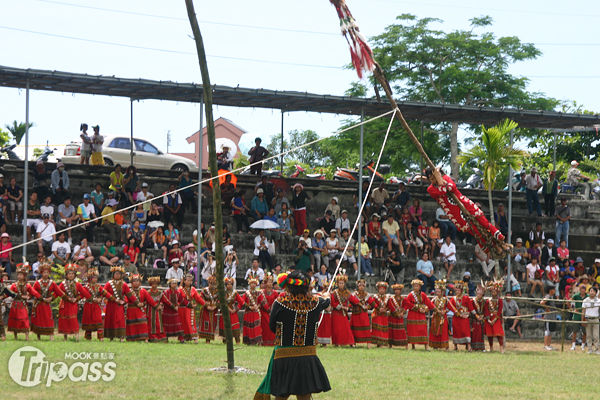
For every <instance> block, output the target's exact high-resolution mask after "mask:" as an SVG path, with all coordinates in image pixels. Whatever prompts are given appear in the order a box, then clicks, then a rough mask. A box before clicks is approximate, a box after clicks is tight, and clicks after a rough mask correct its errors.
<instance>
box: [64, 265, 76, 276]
mask: <svg viewBox="0 0 600 400" xmlns="http://www.w3.org/2000/svg"><path fill="white" fill-rule="evenodd" d="M78 267H79V266H78V265H77V264H67V265H65V274H66V273H67V272H75V273H76V272H77V268H78Z"/></svg>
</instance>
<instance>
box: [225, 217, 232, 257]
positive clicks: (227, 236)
mask: <svg viewBox="0 0 600 400" xmlns="http://www.w3.org/2000/svg"><path fill="white" fill-rule="evenodd" d="M231 250H233V245H232V244H231V235H230V234H229V228H227V225H226V224H223V253H224V255H225V254H227V253H229V252H230V251H231Z"/></svg>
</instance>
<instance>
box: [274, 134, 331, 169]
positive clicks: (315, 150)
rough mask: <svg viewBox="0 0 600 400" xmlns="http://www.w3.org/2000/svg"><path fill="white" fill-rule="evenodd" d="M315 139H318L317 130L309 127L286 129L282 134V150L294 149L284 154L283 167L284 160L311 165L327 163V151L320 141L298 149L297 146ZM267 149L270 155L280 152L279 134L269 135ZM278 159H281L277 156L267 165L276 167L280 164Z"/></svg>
mask: <svg viewBox="0 0 600 400" xmlns="http://www.w3.org/2000/svg"><path fill="white" fill-rule="evenodd" d="M317 139H319V135H318V134H317V132H315V131H312V130H310V129H308V130H297V129H294V130H292V131H288V132H287V133H286V134H285V135H284V136H283V151H287V150H289V149H296V150H294V151H291V152H289V153H287V154H286V155H285V156H284V167H285V165H286V163H287V161H286V160H297V161H299V162H301V163H303V164H307V165H311V166H322V165H325V164H326V163H327V151H326V148H325V147H324V146H323V145H322V142H318V143H315V144H311V145H310V146H306V147H302V148H300V149H298V148H297V147H299V146H302V145H304V144H306V143H310V142H314V141H315V140H317ZM267 150H269V153H270V156H274V155H276V154H279V153H281V135H273V136H271V141H270V142H269V144H268V145H267ZM280 160H281V159H280V158H279V157H277V158H275V159H273V160H270V161H269V165H270V166H271V167H272V168H276V169H278V168H279V167H280V165H281V162H280Z"/></svg>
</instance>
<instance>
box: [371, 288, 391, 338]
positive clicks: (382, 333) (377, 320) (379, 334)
mask: <svg viewBox="0 0 600 400" xmlns="http://www.w3.org/2000/svg"><path fill="white" fill-rule="evenodd" d="M387 289H388V283H387V282H377V291H378V292H379V293H377V294H376V295H375V296H373V314H371V324H372V328H371V342H372V343H374V344H376V345H377V347H381V346H388V345H389V342H390V335H389V330H388V323H389V321H388V314H389V309H388V301H389V298H388V295H387V294H386V293H385V292H387Z"/></svg>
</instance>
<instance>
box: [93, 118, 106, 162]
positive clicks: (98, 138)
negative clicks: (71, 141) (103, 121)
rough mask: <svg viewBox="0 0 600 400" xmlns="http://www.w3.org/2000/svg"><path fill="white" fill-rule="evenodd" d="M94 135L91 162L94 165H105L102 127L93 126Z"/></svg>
mask: <svg viewBox="0 0 600 400" xmlns="http://www.w3.org/2000/svg"><path fill="white" fill-rule="evenodd" d="M92 129H93V130H94V134H93V135H92V145H91V151H92V155H91V157H90V161H91V163H92V165H104V156H103V155H102V146H103V145H104V136H102V135H101V134H100V125H95V126H92Z"/></svg>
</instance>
